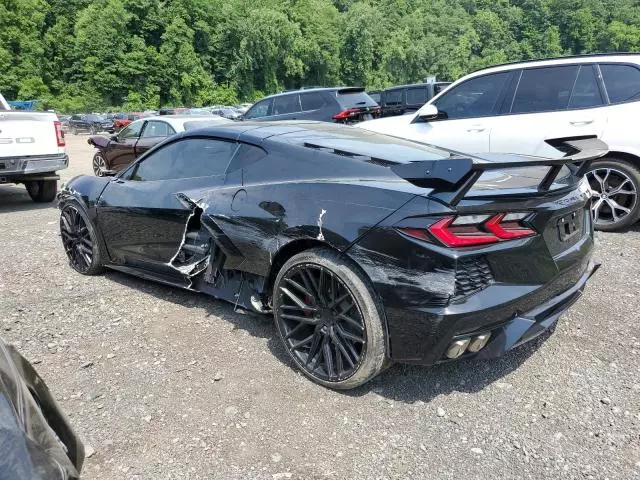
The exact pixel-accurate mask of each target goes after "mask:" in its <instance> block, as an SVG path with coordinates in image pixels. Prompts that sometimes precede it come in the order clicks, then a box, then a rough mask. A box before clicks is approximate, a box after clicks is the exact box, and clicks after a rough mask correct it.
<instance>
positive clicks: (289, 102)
mask: <svg viewBox="0 0 640 480" xmlns="http://www.w3.org/2000/svg"><path fill="white" fill-rule="evenodd" d="M299 111H300V99H299V96H298V94H292V95H282V96H280V97H275V98H274V99H273V115H285V114H287V113H295V112H299Z"/></svg>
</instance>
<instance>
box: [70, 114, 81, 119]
mask: <svg viewBox="0 0 640 480" xmlns="http://www.w3.org/2000/svg"><path fill="white" fill-rule="evenodd" d="M71 120H80V115H71Z"/></svg>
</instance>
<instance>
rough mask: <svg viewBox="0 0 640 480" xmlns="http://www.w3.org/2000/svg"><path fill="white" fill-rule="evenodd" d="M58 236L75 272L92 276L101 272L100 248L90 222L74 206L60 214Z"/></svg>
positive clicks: (66, 207)
mask: <svg viewBox="0 0 640 480" xmlns="http://www.w3.org/2000/svg"><path fill="white" fill-rule="evenodd" d="M60 235H61V237H62V245H63V246H64V250H65V253H66V254H67V258H68V259H69V264H70V265H71V267H73V269H74V270H76V271H77V272H80V273H83V274H85V275H93V274H95V273H98V272H99V271H101V264H100V258H101V255H100V248H99V245H97V242H96V237H95V233H94V230H93V226H92V225H91V222H90V221H89V219H88V218H87V217H86V215H85V214H84V213H83V212H81V211H80V208H79V207H77V206H76V205H74V204H68V205H65V206H64V207H63V208H62V211H61V213H60Z"/></svg>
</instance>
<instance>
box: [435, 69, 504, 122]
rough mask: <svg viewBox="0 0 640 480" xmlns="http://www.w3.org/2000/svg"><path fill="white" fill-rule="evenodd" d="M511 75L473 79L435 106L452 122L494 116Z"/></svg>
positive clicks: (451, 92) (447, 94)
mask: <svg viewBox="0 0 640 480" xmlns="http://www.w3.org/2000/svg"><path fill="white" fill-rule="evenodd" d="M510 73H511V72H500V73H492V74H489V75H483V76H481V77H475V78H471V79H469V80H467V81H466V82H464V83H461V84H460V85H458V86H457V87H454V88H453V89H451V90H449V91H448V92H447V93H445V94H444V95H443V96H441V97H440V98H439V99H438V100H437V101H436V102H434V105H435V106H436V107H438V110H439V111H440V114H441V116H442V117H443V118H448V119H450V120H456V119H459V118H473V117H487V116H490V115H494V114H495V108H496V103H497V102H498V100H499V99H500V95H501V93H502V91H503V89H504V87H505V84H506V82H507V80H508V78H509V75H510Z"/></svg>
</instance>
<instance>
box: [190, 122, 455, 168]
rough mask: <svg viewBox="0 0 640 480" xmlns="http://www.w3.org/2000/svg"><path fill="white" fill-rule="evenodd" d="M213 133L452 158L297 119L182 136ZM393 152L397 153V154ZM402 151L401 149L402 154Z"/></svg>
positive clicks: (409, 157)
mask: <svg viewBox="0 0 640 480" xmlns="http://www.w3.org/2000/svg"><path fill="white" fill-rule="evenodd" d="M202 136H211V137H217V138H225V139H229V140H237V141H242V142H246V143H251V144H255V145H260V144H262V143H263V142H264V141H265V140H267V139H268V140H269V141H273V142H277V143H280V144H287V145H291V146H298V147H308V148H314V149H322V150H331V151H333V152H334V153H338V154H340V152H349V154H350V155H366V156H371V157H379V156H382V157H387V158H394V159H395V160H397V161H398V162H402V161H415V160H431V159H441V158H449V157H450V151H449V150H445V149H441V148H439V147H434V146H431V145H426V144H422V143H417V142H413V141H410V140H406V139H402V138H398V137H391V136H389V135H383V134H380V133H375V132H371V131H369V130H364V129H362V128H357V127H352V126H348V125H341V124H334V123H329V122H316V121H311V120H307V121H305V120H294V121H279V122H242V123H233V124H229V125H221V126H219V127H218V126H215V127H206V128H202V129H197V130H189V131H187V132H184V133H182V134H181V137H182V138H190V137H202ZM394 152H395V153H397V155H394ZM400 152H402V153H401V154H400Z"/></svg>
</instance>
